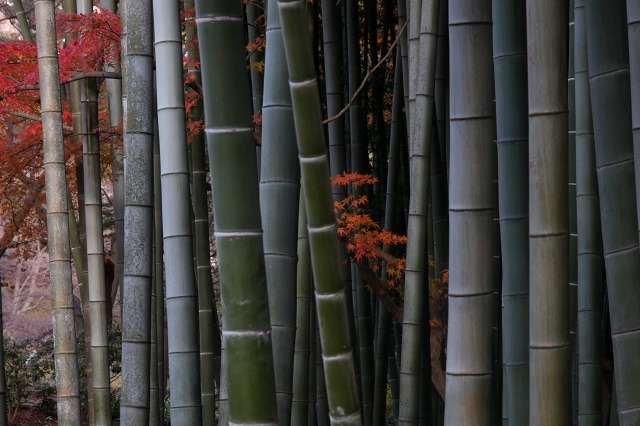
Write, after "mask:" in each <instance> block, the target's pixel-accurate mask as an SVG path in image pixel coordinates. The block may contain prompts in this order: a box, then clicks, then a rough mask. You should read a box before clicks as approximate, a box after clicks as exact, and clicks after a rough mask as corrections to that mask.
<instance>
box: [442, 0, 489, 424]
mask: <svg viewBox="0 0 640 426" xmlns="http://www.w3.org/2000/svg"><path fill="white" fill-rule="evenodd" d="M491 22H492V21H491V2H490V1H488V0H487V1H480V2H478V1H468V0H459V1H449V46H450V56H449V69H450V82H451V84H450V88H451V89H450V90H451V100H450V102H451V124H450V126H451V148H450V153H451V154H450V155H451V159H450V161H451V164H450V166H451V168H450V174H449V177H450V193H449V220H450V226H451V228H450V237H449V262H450V274H449V317H448V320H449V321H448V324H449V325H448V339H447V383H446V398H447V403H446V405H445V413H444V424H445V425H462V424H464V425H488V424H490V422H492V421H493V419H492V405H493V402H492V392H491V390H492V388H493V382H494V377H493V374H494V373H493V371H492V370H493V361H494V359H493V356H492V349H491V346H492V340H493V339H492V326H493V308H492V305H493V299H494V291H495V281H494V279H493V270H492V269H493V227H492V225H493V185H494V184H493V170H494V168H493V163H494V155H495V153H494V146H493V139H494V132H495V129H494V106H493V97H494V94H493V73H492V72H491V71H492V68H493V67H492V60H491V58H492V53H491V51H492V49H491V43H492V41H491V40H492V39H491ZM472 164H473V165H477V166H471V165H472Z"/></svg>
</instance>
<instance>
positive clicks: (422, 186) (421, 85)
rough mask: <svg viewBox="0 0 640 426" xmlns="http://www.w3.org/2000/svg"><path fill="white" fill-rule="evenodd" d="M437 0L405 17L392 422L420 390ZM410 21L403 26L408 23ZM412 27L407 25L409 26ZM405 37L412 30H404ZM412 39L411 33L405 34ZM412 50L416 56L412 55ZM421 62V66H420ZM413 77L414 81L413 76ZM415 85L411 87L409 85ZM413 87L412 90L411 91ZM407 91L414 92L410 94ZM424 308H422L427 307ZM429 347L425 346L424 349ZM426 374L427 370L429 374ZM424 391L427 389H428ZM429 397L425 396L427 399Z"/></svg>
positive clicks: (410, 420)
mask: <svg viewBox="0 0 640 426" xmlns="http://www.w3.org/2000/svg"><path fill="white" fill-rule="evenodd" d="M439 5H440V2H439V0H429V1H426V2H424V4H420V2H418V3H417V4H416V3H414V2H412V3H411V6H412V7H411V10H410V14H411V21H412V22H413V20H414V19H415V20H416V21H420V23H419V37H418V46H417V47H416V48H415V49H413V48H412V47H411V43H410V45H409V49H410V50H409V67H410V69H409V78H410V79H411V81H410V82H409V88H410V89H409V90H410V92H409V103H410V127H409V141H408V142H409V162H410V164H409V167H410V175H411V186H410V188H409V196H410V199H409V216H408V222H407V236H408V239H407V264H406V265H407V266H406V272H405V305H404V317H403V324H402V357H401V362H400V413H399V419H398V424H399V425H410V424H415V423H417V421H418V415H419V395H420V358H421V346H422V345H428V344H429V339H423V327H424V316H425V309H428V305H427V304H425V301H426V300H427V297H426V283H427V282H428V277H427V274H426V271H425V259H426V258H427V244H428V242H427V233H428V232H427V226H428V225H427V215H428V204H429V202H428V199H429V185H430V182H429V179H430V177H431V169H430V167H431V138H432V135H433V132H432V130H433V126H435V121H434V116H435V115H434V105H435V103H434V90H435V62H436V46H437V33H438V19H439V13H438V11H439V9H438V8H439ZM412 22H410V23H409V25H410V26H411V25H413V24H412ZM410 29H411V30H412V28H411V27H410ZM410 37H413V35H412V34H411V33H410ZM411 40H413V38H411ZM415 55H417V56H418V58H416V57H414V56H415ZM422 63H424V64H426V65H424V66H421V64H422ZM414 80H415V81H414ZM413 86H415V88H413ZM414 90H415V95H414V92H413V91H414ZM412 95H414V96H415V99H413V97H412ZM427 312H428V311H427ZM428 352H430V351H428ZM429 376H431V374H430V373H429ZM429 391H430V389H429ZM427 401H430V398H429V399H427Z"/></svg>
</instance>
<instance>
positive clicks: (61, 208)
mask: <svg viewBox="0 0 640 426" xmlns="http://www.w3.org/2000/svg"><path fill="white" fill-rule="evenodd" d="M35 8H36V28H37V33H38V35H39V37H38V39H37V50H38V69H39V72H40V111H41V115H42V132H43V155H44V158H43V162H42V163H43V167H44V173H45V193H46V194H47V197H46V198H47V200H46V204H47V234H48V247H49V270H50V282H51V294H52V316H53V335H54V355H53V356H54V361H55V366H56V373H57V374H56V395H57V413H58V421H59V422H60V423H61V424H69V425H79V424H80V395H79V385H78V359H77V356H76V336H75V311H74V307H73V288H72V280H71V259H70V256H71V249H70V246H69V222H68V217H67V215H68V211H67V185H66V181H65V157H64V142H63V135H62V106H61V102H60V80H59V76H58V50H57V44H56V26H55V5H54V2H53V1H52V0H38V1H36V2H35Z"/></svg>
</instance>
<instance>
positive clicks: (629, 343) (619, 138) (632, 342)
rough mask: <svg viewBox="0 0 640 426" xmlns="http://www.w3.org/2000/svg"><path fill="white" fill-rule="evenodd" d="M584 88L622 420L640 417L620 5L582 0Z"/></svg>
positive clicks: (639, 301)
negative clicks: (592, 139) (588, 99)
mask: <svg viewBox="0 0 640 426" xmlns="http://www.w3.org/2000/svg"><path fill="white" fill-rule="evenodd" d="M585 6H586V9H585V11H586V15H585V16H586V23H587V34H588V36H587V48H588V49H587V50H588V63H589V87H590V90H591V102H592V103H591V105H592V114H593V130H594V136H595V150H596V169H597V173H598V188H599V194H600V214H601V224H602V245H603V251H604V262H605V269H606V276H607V290H608V295H609V301H610V305H611V311H610V315H611V335H612V341H613V355H614V358H615V362H616V368H615V375H616V377H615V380H616V390H617V397H618V413H619V415H620V422H621V424H634V423H639V422H640V358H639V357H638V356H637V354H638V352H640V310H638V309H637V307H638V306H640V287H639V286H638V285H637V277H638V276H640V252H639V251H638V237H637V230H638V221H637V218H636V217H635V215H630V214H629V212H632V211H634V208H635V207H636V198H635V197H636V189H635V179H634V164H633V163H634V160H633V158H634V153H633V137H632V131H631V129H632V116H631V95H630V90H629V88H630V76H629V68H628V67H629V62H628V61H629V47H628V36H627V34H626V31H627V22H628V21H627V16H626V7H625V3H624V2H622V1H612V2H607V3H606V4H603V3H601V2H596V1H591V0H587V1H585Z"/></svg>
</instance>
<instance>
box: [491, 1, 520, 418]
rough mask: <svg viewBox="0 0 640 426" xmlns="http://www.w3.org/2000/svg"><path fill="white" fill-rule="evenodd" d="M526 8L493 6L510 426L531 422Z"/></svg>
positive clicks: (511, 4)
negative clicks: (511, 425)
mask: <svg viewBox="0 0 640 426" xmlns="http://www.w3.org/2000/svg"><path fill="white" fill-rule="evenodd" d="M525 12H526V2H525V1H524V0H520V1H515V2H514V1H505V0H493V63H494V69H495V72H494V76H495V90H496V124H497V127H496V129H497V145H498V197H499V211H500V238H501V243H502V305H503V306H502V309H503V317H502V336H503V337H502V346H503V363H504V389H503V392H505V393H506V394H507V397H506V398H507V400H508V401H509V402H510V404H509V405H508V411H507V412H506V413H505V414H506V415H507V418H508V419H509V422H510V424H517V425H526V424H527V422H528V421H529V242H528V240H529V197H528V194H529V175H528V152H529V143H528V138H529V134H528V129H529V127H528V110H527V108H528V105H527V93H528V92H527V56H526V52H527V29H526V25H527V24H526V14H525Z"/></svg>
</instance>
